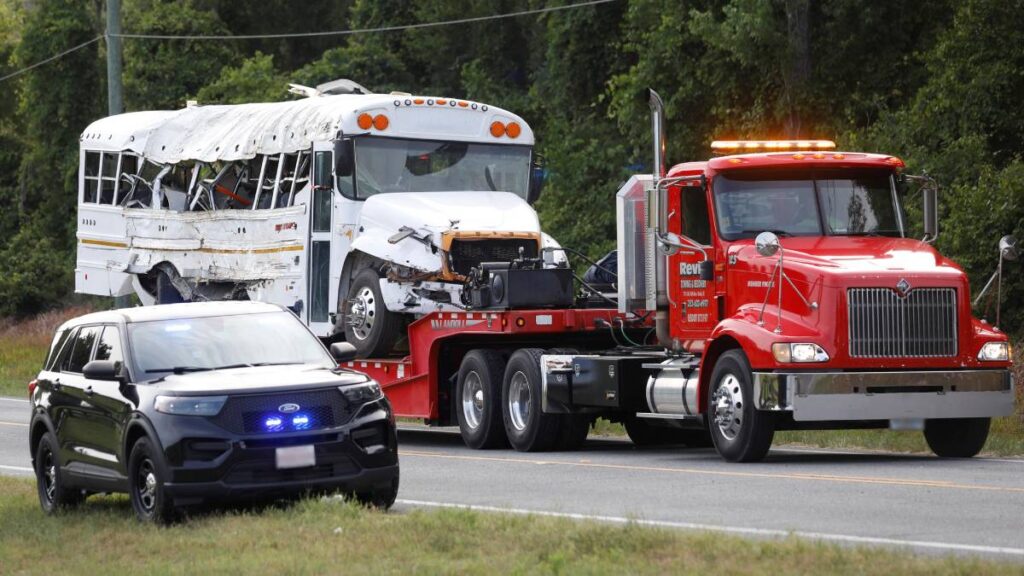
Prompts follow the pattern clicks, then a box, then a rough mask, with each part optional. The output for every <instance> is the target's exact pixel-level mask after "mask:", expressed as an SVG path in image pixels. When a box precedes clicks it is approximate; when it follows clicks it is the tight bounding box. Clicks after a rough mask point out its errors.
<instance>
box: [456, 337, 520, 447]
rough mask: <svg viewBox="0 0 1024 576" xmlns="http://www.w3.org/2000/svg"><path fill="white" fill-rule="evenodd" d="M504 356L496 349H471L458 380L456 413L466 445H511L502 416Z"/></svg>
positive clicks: (461, 366) (463, 360)
mask: <svg viewBox="0 0 1024 576" xmlns="http://www.w3.org/2000/svg"><path fill="white" fill-rule="evenodd" d="M504 376H505V360H504V359H503V358H502V356H501V354H499V353H498V352H496V351H494V350H470V351H469V353H468V354H466V355H465V356H464V357H463V358H462V364H461V365H459V374H458V378H457V379H456V381H455V403H456V407H455V413H456V415H457V417H458V421H459V432H460V433H461V434H462V440H463V442H465V443H466V446H469V447H470V448H473V449H475V450H483V449H487V448H504V447H505V446H508V440H507V439H506V438H505V426H504V424H503V423H502V417H501V381H502V378H504Z"/></svg>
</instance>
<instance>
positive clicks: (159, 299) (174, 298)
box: [156, 269, 185, 304]
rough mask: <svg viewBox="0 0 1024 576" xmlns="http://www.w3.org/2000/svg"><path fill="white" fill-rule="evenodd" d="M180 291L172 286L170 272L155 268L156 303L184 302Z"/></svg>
mask: <svg viewBox="0 0 1024 576" xmlns="http://www.w3.org/2000/svg"><path fill="white" fill-rule="evenodd" d="M184 301H185V299H184V298H182V296H181V292H178V289H177V288H176V287H175V286H174V282H173V280H172V278H171V274H170V273H169V272H167V270H163V269H160V270H157V273H156V303H157V304H180V303H182V302H184Z"/></svg>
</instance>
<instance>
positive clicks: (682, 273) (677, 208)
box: [667, 180, 719, 352]
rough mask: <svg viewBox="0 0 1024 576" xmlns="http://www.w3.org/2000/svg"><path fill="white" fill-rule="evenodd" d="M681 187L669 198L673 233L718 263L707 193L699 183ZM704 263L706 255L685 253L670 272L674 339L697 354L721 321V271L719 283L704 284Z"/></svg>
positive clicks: (678, 256) (673, 260)
mask: <svg viewBox="0 0 1024 576" xmlns="http://www.w3.org/2000/svg"><path fill="white" fill-rule="evenodd" d="M681 184H682V185H681V186H679V187H674V188H673V189H672V190H671V191H670V194H669V198H670V200H669V204H670V207H671V209H672V212H673V215H672V216H670V219H669V220H670V221H669V230H671V231H673V232H677V233H681V234H683V235H685V236H687V237H689V238H690V239H692V240H694V241H696V242H697V243H698V244H700V245H701V246H702V247H704V250H705V251H706V252H707V257H708V258H710V259H711V261H712V262H717V261H716V259H715V251H714V246H713V245H714V242H713V239H712V237H711V214H710V210H709V209H708V195H707V190H706V188H705V187H704V186H702V185H701V182H700V181H699V180H693V181H689V182H685V181H684V182H682V183H681ZM672 192H675V193H672ZM703 259H704V254H702V253H701V252H700V251H698V250H687V249H683V250H680V251H679V252H678V253H677V254H675V255H674V256H671V257H669V265H668V270H667V276H668V281H669V297H670V299H671V304H670V308H671V310H672V315H671V320H670V322H669V324H670V327H671V331H672V336H673V337H674V338H679V339H680V341H682V343H683V345H684V346H685V347H686V348H687V349H688V350H690V351H693V352H697V351H700V350H701V349H702V348H703V344H704V340H705V339H706V338H707V337H708V336H709V335H710V334H711V330H712V329H714V327H715V325H716V324H717V323H718V320H719V318H718V306H717V303H716V301H715V283H716V280H717V275H718V271H717V268H716V272H715V275H716V278H715V279H712V280H702V279H701V278H700V262H701V261H702V260H703Z"/></svg>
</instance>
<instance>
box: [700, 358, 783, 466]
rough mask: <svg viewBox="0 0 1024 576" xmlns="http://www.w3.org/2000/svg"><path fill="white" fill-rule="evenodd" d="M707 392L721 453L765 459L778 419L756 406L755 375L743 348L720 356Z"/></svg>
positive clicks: (750, 459)
mask: <svg viewBox="0 0 1024 576" xmlns="http://www.w3.org/2000/svg"><path fill="white" fill-rule="evenodd" d="M708 392H709V393H708V426H709V428H710V429H711V440H712V442H713V443H714V445H715V450H717V451H718V454H719V455H720V456H721V457H722V458H724V459H726V460H728V461H729V462H757V461H760V460H762V459H764V457H765V455H767V454H768V449H769V448H771V446H772V438H773V437H774V436H775V420H774V418H773V415H772V414H771V413H769V412H763V411H761V410H757V409H756V408H755V407H754V402H753V400H754V392H753V375H752V374H751V370H750V363H749V362H748V361H747V355H746V354H744V353H743V351H742V350H739V349H734V350H729V351H727V352H725V353H724V354H722V355H721V356H720V357H719V358H718V362H716V363H715V368H714V370H712V372H711V386H710V388H709V390H708Z"/></svg>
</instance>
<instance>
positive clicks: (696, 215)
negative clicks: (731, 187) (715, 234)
mask: <svg viewBox="0 0 1024 576" xmlns="http://www.w3.org/2000/svg"><path fill="white" fill-rule="evenodd" d="M681 195H682V207H683V209H682V212H683V214H682V218H683V222H682V229H683V234H685V235H686V236H689V237H690V238H692V239H693V240H696V241H697V242H699V243H700V244H701V245H703V246H709V245H711V224H710V219H709V216H710V215H709V214H708V197H707V194H705V193H704V187H703V186H683V187H682V190H681Z"/></svg>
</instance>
